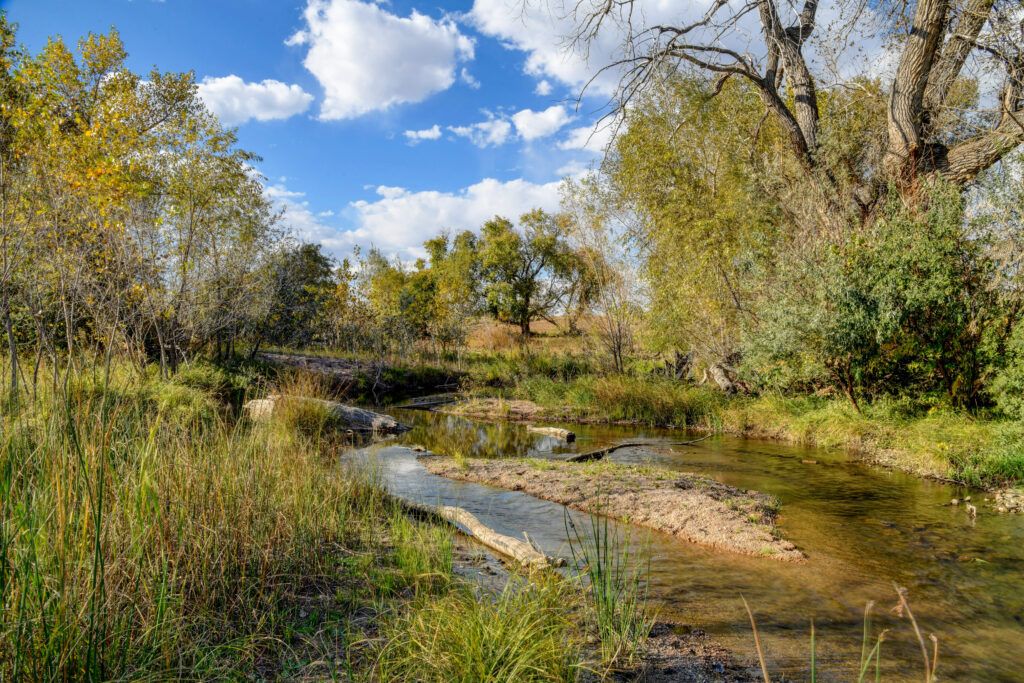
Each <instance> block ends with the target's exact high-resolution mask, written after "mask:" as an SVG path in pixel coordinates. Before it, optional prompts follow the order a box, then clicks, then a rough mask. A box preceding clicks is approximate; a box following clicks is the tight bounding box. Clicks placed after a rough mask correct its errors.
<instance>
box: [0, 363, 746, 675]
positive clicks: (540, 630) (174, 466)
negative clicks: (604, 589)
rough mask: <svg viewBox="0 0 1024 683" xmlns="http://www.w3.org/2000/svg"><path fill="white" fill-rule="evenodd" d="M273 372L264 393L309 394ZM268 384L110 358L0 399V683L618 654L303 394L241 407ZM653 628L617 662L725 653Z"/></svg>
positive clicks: (383, 671) (698, 663) (529, 668)
mask: <svg viewBox="0 0 1024 683" xmlns="http://www.w3.org/2000/svg"><path fill="white" fill-rule="evenodd" d="M272 381H283V380H281V379H280V378H276V379H274V380H272ZM289 381H291V382H293V383H292V384H284V385H278V386H275V387H273V388H274V389H275V390H278V391H281V392H283V393H286V394H289V395H291V394H296V395H304V396H309V395H314V396H316V395H315V392H316V390H317V389H318V387H319V388H322V385H317V383H316V382H311V381H309V379H308V378H302V377H296V378H293V379H292V380H289ZM266 382H267V378H266V377H263V376H261V375H259V374H258V368H257V369H256V370H254V371H253V372H252V373H250V372H249V371H244V372H232V371H226V370H223V369H220V368H215V367H212V366H204V365H197V366H186V367H182V368H181V369H179V371H178V372H177V373H176V374H175V375H174V376H172V377H171V378H169V379H160V378H158V377H157V375H156V373H146V374H144V375H143V374H140V373H137V372H136V371H135V370H134V369H132V368H131V367H130V366H127V365H120V364H117V363H115V365H114V366H113V368H112V372H111V374H110V376H109V377H106V376H105V372H104V370H103V369H102V368H96V369H95V372H94V371H93V369H92V368H88V369H87V371H86V372H83V373H81V374H76V375H74V376H72V377H71V378H70V380H69V383H68V388H67V394H63V393H61V394H59V395H58V394H51V393H49V392H50V391H51V389H50V388H49V385H48V384H40V385H39V389H40V391H39V393H38V394H36V395H34V396H31V395H29V394H23V396H22V397H21V398H20V399H19V403H18V405H17V406H13V407H12V406H10V405H5V406H4V409H3V411H0V434H2V435H3V436H2V438H0V493H2V495H0V520H2V523H0V679H3V680H8V679H9V680H26V681H33V680H40V681H41V680H52V679H54V678H57V679H62V680H63V679H68V680H79V679H83V680H84V679H95V680H108V679H118V680H121V679H181V678H187V679H204V680H209V679H244V678H252V679H259V680H269V679H274V680H311V679H317V680H323V679H340V680H352V679H358V680H408V681H412V680H416V681H439V682H440V681H448V680H476V678H474V676H475V674H474V673H473V672H480V671H490V672H492V674H493V675H491V676H489V677H485V678H487V680H495V681H497V680H525V681H530V680H537V681H540V680H543V681H566V682H569V681H577V680H589V678H588V677H593V676H594V672H605V673H607V672H609V671H612V670H614V669H617V668H619V667H618V666H617V665H616V664H615V663H614V662H607V661H603V660H602V655H601V652H602V650H601V648H600V647H599V643H600V642H601V638H600V635H599V634H598V632H597V631H596V630H595V626H594V624H595V621H594V617H593V610H594V607H593V604H592V602H591V601H590V600H589V599H588V597H587V596H588V594H587V593H586V592H585V591H583V590H581V586H580V584H579V583H578V582H576V581H575V580H570V581H546V580H536V579H531V580H528V579H527V577H525V576H522V575H519V574H518V573H517V572H516V571H509V570H507V569H506V568H505V567H504V566H503V565H501V564H500V563H498V562H497V561H495V560H494V559H493V558H490V557H489V556H487V555H486V554H485V553H481V552H480V550H479V547H478V546H476V545H475V544H473V543H472V542H470V541H468V540H466V539H464V538H462V537H461V536H459V535H458V534H457V533H456V532H455V530H454V529H453V528H452V527H451V526H449V525H445V524H438V523H434V522H431V521H429V520H423V519H418V518H414V517H410V516H409V515H408V514H406V512H405V510H404V508H403V506H401V505H399V504H397V502H396V501H395V500H394V499H392V498H391V497H390V496H389V495H388V494H387V493H386V492H385V491H384V489H383V487H382V486H381V485H380V483H379V482H378V481H377V479H376V475H375V474H374V472H373V471H370V470H366V469H363V468H358V467H354V466H341V465H340V464H339V459H338V456H339V454H340V453H341V452H342V451H344V450H346V449H348V448H350V447H351V444H350V437H348V436H347V435H346V434H345V433H344V432H338V431H336V430H335V429H332V428H331V425H330V423H329V421H326V420H325V419H324V416H323V414H322V413H323V411H322V410H316V409H315V407H316V404H315V402H308V401H306V402H300V401H294V402H287V404H283V405H282V409H281V410H275V411H273V413H272V415H271V416H268V419H265V420H262V421H259V422H253V421H249V420H246V419H243V418H241V417H240V415H239V411H238V406H239V400H238V399H239V398H244V397H246V396H247V395H248V394H250V393H251V392H252V393H257V395H258V393H259V392H263V391H266V390H267V389H268V387H266V386H265V383H266ZM2 389H3V387H0V390H2ZM318 397H319V398H331V397H332V396H329V395H321V396H318ZM310 405H312V406H313V409H310V408H309V406H310ZM482 594H487V595H488V596H490V597H489V599H486V600H480V596H481V595H482ZM662 630H663V631H664V632H663V633H662V636H664V637H656V638H654V640H652V649H651V650H650V652H651V654H650V658H649V659H648V658H647V657H648V656H647V654H643V655H642V657H641V659H640V660H638V661H636V662H632V663H630V665H629V666H628V667H627V668H628V669H629V670H631V671H633V672H634V673H636V672H638V671H640V670H642V669H643V670H650V671H654V670H655V669H657V667H659V666H661V665H659V664H658V663H657V662H659V661H662V662H665V661H671V662H674V664H671V665H665V666H669V667H670V668H671V667H677V668H678V667H683V668H680V669H679V670H680V671H687V672H690V673H691V674H692V679H693V680H700V679H701V677H702V676H704V675H705V674H707V673H709V672H711V673H713V671H715V670H721V668H722V667H724V666H725V665H726V662H725V660H724V659H723V658H722V657H721V656H719V655H718V654H715V653H716V652H718V651H717V650H716V649H715V648H714V646H713V644H711V643H709V642H704V641H702V640H701V639H696V640H694V639H687V638H683V639H681V640H680V639H677V640H679V643H678V646H679V647H680V648H681V647H684V646H685V647H686V648H688V649H685V650H682V649H675V650H673V647H674V646H673V645H672V643H673V642H675V641H674V640H672V638H671V637H669V636H672V634H673V633H675V632H676V630H678V629H677V628H676V627H671V628H668V630H666V629H662ZM426 643H429V647H424V644H426ZM701 643H703V644H702V645H701V647H697V645H698V644H701ZM691 650H693V652H692V653H691V652H690V651H691ZM643 652H644V653H646V652H647V650H646V649H644V650H643ZM711 667H714V669H712V668H711ZM504 674H507V675H504ZM503 675H504V677H503ZM467 677H468V678H467ZM481 680H482V679H481ZM736 680H750V679H749V678H743V677H742V676H739V675H738V677H737V678H736Z"/></svg>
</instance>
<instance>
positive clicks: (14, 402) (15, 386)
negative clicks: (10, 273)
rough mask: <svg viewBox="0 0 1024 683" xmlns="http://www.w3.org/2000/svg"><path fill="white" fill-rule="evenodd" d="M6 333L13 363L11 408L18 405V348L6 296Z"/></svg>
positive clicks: (4, 304)
mask: <svg viewBox="0 0 1024 683" xmlns="http://www.w3.org/2000/svg"><path fill="white" fill-rule="evenodd" d="M3 307H4V331H5V332H6V333H7V348H8V350H9V351H10V361H11V397H10V398H11V408H14V407H15V406H16V405H17V404H18V347H17V344H15V341H14V324H13V322H11V306H10V299H8V297H7V294H6V293H5V294H4V301H3Z"/></svg>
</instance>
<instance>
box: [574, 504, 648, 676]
mask: <svg viewBox="0 0 1024 683" xmlns="http://www.w3.org/2000/svg"><path fill="white" fill-rule="evenodd" d="M589 520H590V521H589V529H587V530H586V531H581V530H580V529H579V528H578V527H577V526H576V523H575V522H574V521H573V520H572V518H571V517H570V516H569V514H568V513H566V514H565V527H566V534H567V535H568V537H569V546H570V549H571V552H572V556H573V562H574V564H575V566H576V567H577V570H578V571H579V572H580V573H581V575H582V578H583V580H584V584H585V585H584V590H585V592H586V595H587V596H588V598H589V600H588V602H587V606H588V613H589V614H590V615H591V619H592V620H593V623H594V626H595V630H596V632H597V636H598V642H599V645H600V655H601V657H600V659H601V664H602V665H603V666H604V668H605V669H606V671H605V672H604V673H605V674H607V673H609V672H610V671H612V670H616V669H632V668H635V667H637V666H638V665H639V664H640V662H641V659H642V657H643V654H644V646H645V644H646V643H647V638H648V636H649V635H650V632H651V628H652V626H653V625H654V614H653V610H652V609H651V607H650V603H649V602H648V600H647V581H646V576H647V574H648V570H649V564H648V563H645V561H644V560H643V558H642V557H638V556H636V555H635V554H634V553H632V552H631V551H630V544H629V539H628V538H624V537H623V536H622V535H621V534H620V533H619V532H618V530H617V529H613V528H611V527H610V526H609V522H608V518H607V517H603V516H599V515H591V516H590V517H589ZM648 561H649V558H648Z"/></svg>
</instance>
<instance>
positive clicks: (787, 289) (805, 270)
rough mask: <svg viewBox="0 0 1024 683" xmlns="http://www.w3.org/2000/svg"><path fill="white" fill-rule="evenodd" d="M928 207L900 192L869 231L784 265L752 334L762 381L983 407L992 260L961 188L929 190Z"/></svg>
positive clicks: (751, 351) (997, 330)
mask: <svg viewBox="0 0 1024 683" xmlns="http://www.w3.org/2000/svg"><path fill="white" fill-rule="evenodd" d="M928 192H929V196H928V198H927V201H926V209H925V210H923V211H922V210H920V209H915V208H910V207H907V206H905V205H904V204H903V203H902V202H901V201H900V200H899V199H898V195H897V193H896V192H891V193H890V194H891V195H892V197H893V199H892V200H891V201H890V203H889V205H888V206H887V207H886V208H885V211H884V215H883V216H882V217H881V218H880V219H879V220H878V221H877V222H876V223H875V224H874V225H873V226H872V227H871V228H870V229H869V230H868V231H866V232H865V233H863V234H857V235H853V236H851V237H849V238H847V239H845V241H843V242H841V243H838V244H837V243H829V244H822V245H819V246H818V247H817V248H816V250H815V251H814V253H813V254H812V255H811V257H810V258H808V259H791V260H790V261H788V262H787V263H782V264H778V265H779V268H780V270H781V283H780V285H781V287H780V289H781V291H780V292H779V295H778V296H775V297H773V298H772V299H771V300H770V301H769V302H768V303H767V305H766V306H765V307H764V310H763V311H761V312H760V316H759V323H758V324H757V325H756V326H755V327H753V328H752V329H750V330H748V331H747V353H746V359H745V364H746V369H747V370H748V371H750V372H751V373H752V375H753V376H754V377H755V378H756V380H757V381H758V382H759V383H760V384H761V385H762V386H770V387H774V388H778V389H783V390H794V389H796V390H804V391H806V390H809V389H814V388H816V387H821V386H823V385H830V386H832V387H834V388H835V389H837V390H839V391H841V392H842V393H843V394H845V395H846V396H848V397H849V398H850V400H851V401H853V402H854V403H855V404H856V403H857V402H858V400H859V398H868V399H870V398H873V397H876V396H885V395H889V396H903V395H918V394H922V393H924V394H928V393H933V394H934V393H941V394H943V395H944V396H945V397H946V400H947V401H948V402H950V403H952V404H953V405H956V406H967V407H971V408H976V407H979V405H980V404H981V402H982V401H983V400H984V394H983V384H982V377H983V370H984V369H985V367H986V366H987V365H988V364H989V362H990V360H991V359H990V357H989V355H988V354H989V353H990V351H989V349H990V348H991V347H993V346H994V345H993V344H991V343H990V337H992V336H995V335H999V334H1001V331H1002V330H1003V329H1004V325H1001V324H996V321H997V320H999V319H1001V318H1002V317H1003V314H1004V311H1003V308H1004V305H1003V302H1002V301H1000V300H999V298H998V297H997V296H996V294H995V293H994V291H993V289H992V288H991V287H989V286H988V283H990V282H991V281H992V271H993V269H994V263H993V261H992V259H991V258H990V257H989V256H988V254H987V253H986V252H985V245H984V243H983V242H982V241H981V240H978V239H973V238H972V236H971V235H970V234H969V233H968V231H967V230H966V229H965V228H964V211H963V200H962V198H961V196H960V193H959V191H958V190H957V189H956V188H950V187H947V186H945V185H941V184H936V185H934V186H932V187H930V188H928Z"/></svg>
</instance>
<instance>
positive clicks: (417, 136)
mask: <svg viewBox="0 0 1024 683" xmlns="http://www.w3.org/2000/svg"><path fill="white" fill-rule="evenodd" d="M402 135H404V136H405V137H406V138H408V140H409V144H413V145H415V144H416V143H417V142H421V141H423V140H437V139H438V138H439V137H441V126H439V125H437V124H436V123H435V124H434V125H433V126H431V127H430V128H424V129H423V130H407V131H405V132H404V133H402Z"/></svg>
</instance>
